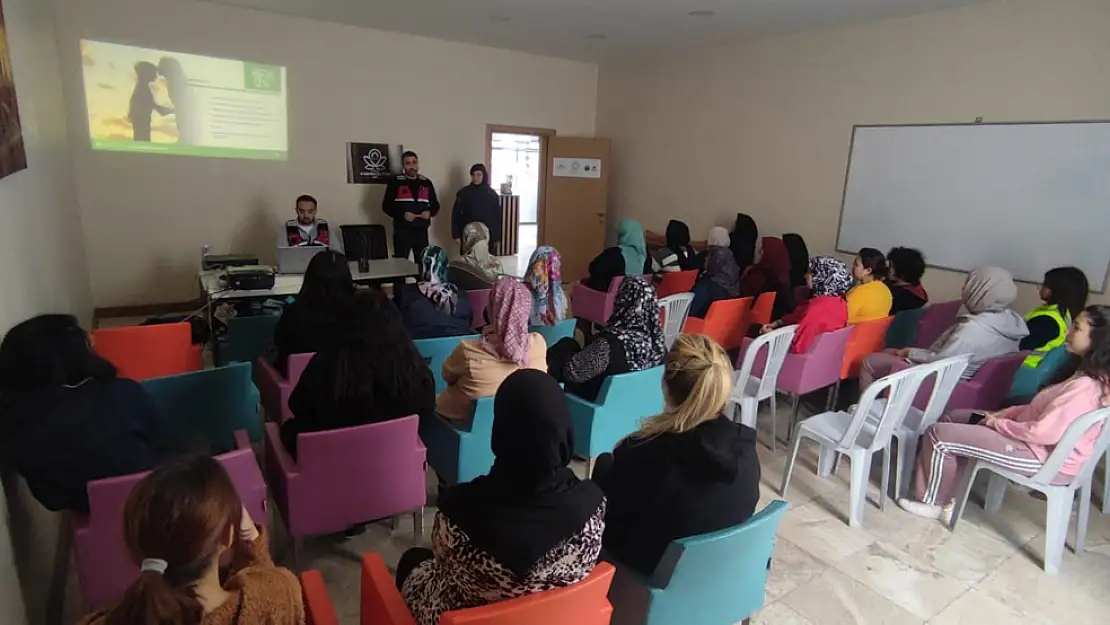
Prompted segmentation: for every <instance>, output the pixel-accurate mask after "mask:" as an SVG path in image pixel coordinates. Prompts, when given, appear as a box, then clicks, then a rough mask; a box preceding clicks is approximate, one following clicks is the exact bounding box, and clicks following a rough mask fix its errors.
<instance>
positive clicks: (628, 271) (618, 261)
mask: <svg viewBox="0 0 1110 625" xmlns="http://www.w3.org/2000/svg"><path fill="white" fill-rule="evenodd" d="M649 273H651V257H650V256H648V253H647V242H646V241H645V240H644V230H643V228H641V227H640V222H638V221H636V220H635V219H628V218H624V219H621V220H620V221H618V222H617V245H616V246H615V247H609V248H606V249H604V250H602V252H601V253H600V254H598V255H597V256H596V257H594V259H593V260H592V261H590V267H589V276H587V277H586V279H584V280H583V281H582V284H584V285H586V286H587V287H589V288H591V289H593V290H595V291H608V290H609V283H610V282H612V280H613V278H615V277H617V276H642V275H644V274H649Z"/></svg>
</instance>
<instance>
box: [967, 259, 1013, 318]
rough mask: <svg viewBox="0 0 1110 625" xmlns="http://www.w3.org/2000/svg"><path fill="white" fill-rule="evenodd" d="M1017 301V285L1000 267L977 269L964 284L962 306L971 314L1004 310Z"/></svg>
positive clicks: (968, 276)
mask: <svg viewBox="0 0 1110 625" xmlns="http://www.w3.org/2000/svg"><path fill="white" fill-rule="evenodd" d="M1015 299H1017V285H1016V284H1014V278H1013V276H1011V275H1010V272H1009V271H1006V270H1005V269H1002V268H1001V267H977V268H976V269H974V270H973V271H972V272H971V273H969V274H967V282H965V283H964V289H963V300H964V306H967V309H968V311H969V312H971V313H972V314H979V313H983V312H989V311H997V310H1004V309H1005V308H1006V307H1007V306H1009V305H1010V304H1012V303H1014V300H1015Z"/></svg>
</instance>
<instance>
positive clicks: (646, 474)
mask: <svg viewBox="0 0 1110 625" xmlns="http://www.w3.org/2000/svg"><path fill="white" fill-rule="evenodd" d="M664 364H665V371H664V373H663V396H664V398H665V399H666V406H665V408H664V410H663V413H662V414H659V415H656V416H654V417H651V418H649V419H647V420H645V422H644V424H643V426H642V427H641V428H640V430H639V431H637V432H635V433H633V434H631V435H630V436H629V437H628V438H626V439H625V440H624V441H622V442H621V443H620V444H619V445H617V448H616V449H615V450H614V451H613V453H612V454H611V455H610V454H604V455H602V456H601V457H600V458H598V462H597V467H596V469H595V471H594V474H593V480H594V481H595V482H596V483H597V484H598V486H600V487H601V489H602V490H603V491H604V492H605V497H606V499H607V500H608V502H609V508H608V512H607V513H606V517H605V535H604V538H603V546H604V548H605V551H606V552H607V553H608V555H609V556H610V557H611V558H612V559H614V560H616V561H617V562H619V563H620V564H623V565H625V566H629V567H632V569H633V570H635V571H637V572H639V573H641V574H642V575H646V576H651V574H652V572H653V571H654V570H655V567H656V565H658V564H659V559H660V558H662V557H663V552H664V551H665V550H666V548H667V545H669V544H670V543H671V541H673V540H676V539H678V538H685V537H688V536H696V535H699V534H705V533H707V532H713V531H717V530H721V529H725V528H728V527H733V526H736V525H739V524H741V523H743V522H744V521H746V520H748V519H749V518H750V517H751V516H752V514H754V512H755V506H756V504H757V503H758V502H759V456H758V455H757V454H756V449H755V430H753V429H751V428H749V427H747V426H745V425H741V424H739V423H733V422H732V421H730V420H729V419H728V417H726V416H725V415H724V413H723V411H724V409H725V407H726V404H727V403H728V398H729V396H730V395H731V394H732V366H731V365H730V364H729V360H728V356H727V355H726V354H725V350H724V349H722V348H721V346H720V345H718V344H717V343H715V342H714V341H713V340H712V339H710V338H708V337H706V336H702V335H694V334H680V335H679V336H678V338H677V339H676V340H675V342H674V345H673V346H672V347H671V350H670V351H669V352H668V353H667V357H666V360H665V363H664Z"/></svg>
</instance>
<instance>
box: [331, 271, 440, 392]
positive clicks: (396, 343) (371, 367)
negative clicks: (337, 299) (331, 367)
mask: <svg viewBox="0 0 1110 625" xmlns="http://www.w3.org/2000/svg"><path fill="white" fill-rule="evenodd" d="M349 314H350V319H349V320H348V323H347V324H346V325H348V326H349V327H350V331H349V333H348V334H347V335H346V336H345V337H344V340H343V343H342V345H340V346H339V349H338V352H337V358H336V363H337V367H336V371H335V374H334V377H333V378H332V385H333V386H332V395H333V397H334V398H335V399H340V398H350V397H358V398H360V399H361V400H363V401H366V402H372V401H373V399H374V397H375V396H379V395H380V396H383V397H390V398H395V397H405V396H409V395H411V393H410V392H408V390H407V389H412V388H413V387H414V386H418V385H421V384H423V385H426V386H427V393H428V394H429V395H432V394H434V393H435V382H434V380H433V378H432V375H431V373H430V371H429V370H428V365H427V364H425V362H424V357H423V356H421V355H420V352H419V351H417V349H416V344H415V343H413V342H412V339H411V338H409V335H408V334H407V333H406V332H405V326H404V324H403V323H402V321H401V313H400V312H399V311H398V310H397V307H396V306H394V305H393V303H392V302H390V301H389V300H388V299H387V298H386V296H385V294H383V293H382V292H381V291H377V290H373V291H367V292H363V293H359V294H358V295H357V296H356V297H355V298H354V302H353V304H352V306H351V307H350V310H349Z"/></svg>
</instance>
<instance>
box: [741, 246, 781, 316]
mask: <svg viewBox="0 0 1110 625" xmlns="http://www.w3.org/2000/svg"><path fill="white" fill-rule="evenodd" d="M761 293H774V294H775V305H774V307H773V308H772V310H771V319H778V318H780V317H782V316H783V315H785V314H786V313H788V312H790V311H791V310H794V289H793V288H792V287H791V285H790V255H789V253H787V251H786V244H784V243H783V242H782V239H779V238H777V237H763V238H762V239H761V240H760V242H759V245H757V246H756V254H755V264H754V265H752V266H751V267H748V269H747V271H745V272H744V275H743V276H741V278H740V293H739V297H756V296H758V295H760V294H761Z"/></svg>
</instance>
